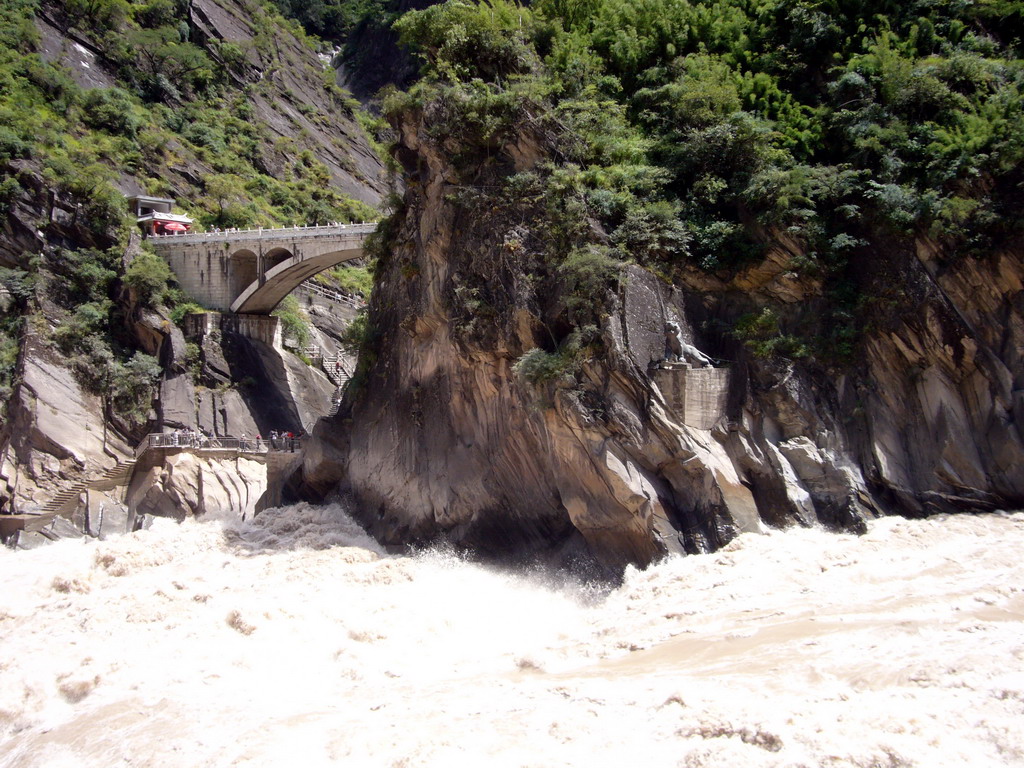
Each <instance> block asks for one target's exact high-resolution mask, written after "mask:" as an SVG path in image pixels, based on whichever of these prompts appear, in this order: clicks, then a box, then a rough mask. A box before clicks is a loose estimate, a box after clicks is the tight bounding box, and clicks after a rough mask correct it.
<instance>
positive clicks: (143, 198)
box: [128, 195, 174, 205]
mask: <svg viewBox="0 0 1024 768" xmlns="http://www.w3.org/2000/svg"><path fill="white" fill-rule="evenodd" d="M128 200H129V202H138V203H168V204H170V205H174V198H172V197H150V196H149V195H132V196H131V197H129V198H128Z"/></svg>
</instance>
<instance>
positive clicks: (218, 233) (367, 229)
mask: <svg viewBox="0 0 1024 768" xmlns="http://www.w3.org/2000/svg"><path fill="white" fill-rule="evenodd" d="M376 230H377V222H375V221H372V222H368V223H367V222H361V223H359V224H315V225H313V226H308V225H303V226H301V227H278V228H269V229H264V228H262V227H260V228H257V229H217V230H214V231H212V232H175V233H169V234H165V235H150V236H149V240H150V241H151V242H154V243H161V244H163V243H171V242H174V243H197V242H204V241H208V240H231V241H237V240H262V239H263V238H267V239H275V238H280V237H282V236H285V237H322V236H325V235H344V234H352V235H369V234H372V233H373V232H375V231H376Z"/></svg>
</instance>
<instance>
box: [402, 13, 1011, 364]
mask: <svg viewBox="0 0 1024 768" xmlns="http://www.w3.org/2000/svg"><path fill="white" fill-rule="evenodd" d="M396 29H397V30H398V31H399V33H400V35H401V39H402V41H403V42H404V43H405V44H406V45H408V46H410V47H412V48H413V49H414V50H416V51H418V52H419V54H420V55H421V57H422V59H423V79H422V80H421V81H420V82H419V83H418V84H416V85H415V86H414V87H412V88H411V89H410V90H409V91H408V92H406V93H397V92H396V93H392V94H391V95H390V96H389V97H388V98H387V100H386V102H385V106H386V110H387V111H388V113H389V114H390V115H391V116H392V118H393V119H395V120H400V119H403V116H408V115H412V114H425V115H428V118H427V120H426V124H427V125H428V126H429V129H430V130H431V131H432V132H433V134H434V135H435V136H437V137H438V139H439V141H442V140H443V141H444V142H445V146H446V147H449V148H450V149H451V151H452V153H453V155H454V161H455V163H456V164H457V166H458V167H459V168H460V169H461V172H462V173H463V175H464V178H463V182H465V183H466V184H467V185H471V184H472V183H473V182H474V180H478V181H479V180H481V179H483V178H484V176H485V175H486V174H487V173H488V172H489V171H488V166H489V165H491V166H493V163H494V160H495V157H496V155H497V153H496V152H495V150H496V149H497V148H499V147H501V146H502V145H504V144H505V143H507V142H509V141H510V140H513V139H514V138H515V137H517V136H522V135H528V136H532V137H533V138H534V139H535V140H537V141H538V142H539V143H540V144H542V145H543V146H544V147H545V149H546V150H547V155H548V157H549V158H550V161H549V162H548V163H547V164H544V165H541V166H540V167H538V168H536V169H535V170H533V171H531V172H529V173H525V174H524V173H520V174H514V175H509V174H506V175H505V180H504V182H503V183H504V187H503V189H502V190H500V191H499V192H497V193H494V192H491V191H488V192H487V193H486V195H487V196H488V197H489V198H494V197H495V196H497V197H498V198H499V200H498V202H499V204H507V205H519V206H523V205H526V204H528V203H529V202H530V201H532V207H530V215H531V216H532V217H533V218H532V221H531V226H532V227H533V228H534V229H539V230H540V231H541V232H542V233H543V238H541V239H539V241H538V243H537V244H536V246H535V247H534V246H530V245H529V244H527V246H526V247H527V248H528V249H529V248H533V249H534V251H535V253H533V255H532V258H534V259H535V261H534V262H533V263H534V266H535V267H536V268H537V270H538V271H540V272H546V273H547V274H556V275H560V276H561V279H562V282H561V287H562V290H568V291H569V292H570V301H569V302H567V312H568V315H569V319H570V320H572V322H573V325H574V326H575V328H576V329H577V331H579V330H581V329H583V328H584V327H585V326H586V324H587V323H589V322H592V321H593V317H588V316H587V312H586V311H585V310H586V306H587V302H586V301H585V300H584V297H588V296H594V295H596V294H594V293H593V291H592V289H593V288H594V285H595V284H596V285H598V287H599V284H600V280H599V279H598V280H597V281H596V283H595V278H600V277H601V276H602V274H603V275H604V276H605V277H609V276H613V275H614V270H611V269H610V265H612V264H614V263H615V262H621V261H624V260H635V261H637V262H640V263H642V264H644V265H647V266H649V267H651V268H653V269H655V270H656V271H658V272H659V273H661V274H663V275H665V276H666V277H667V278H672V277H673V276H674V275H677V274H679V273H680V271H681V270H682V269H684V268H690V267H697V268H699V269H703V270H707V271H712V272H715V273H716V274H718V275H720V276H728V274H730V273H732V272H734V271H735V270H737V269H740V268H742V267H743V266H744V265H745V264H748V263H750V262H751V261H752V260H755V259H758V258H760V257H761V256H763V255H764V254H765V252H766V249H767V248H769V247H771V246H773V245H780V244H781V246H782V247H784V248H785V249H786V250H787V251H790V252H791V253H792V258H791V262H792V268H793V269H794V270H797V271H799V272H801V273H803V274H804V275H806V276H807V277H808V279H813V280H817V281H820V283H821V286H822V288H821V291H822V296H823V297H824V299H825V300H824V301H823V302H822V303H821V304H820V306H818V307H816V308H815V316H814V317H811V316H809V315H807V314H806V313H805V315H804V316H803V317H800V316H794V317H788V318H782V317H780V316H778V315H776V314H774V313H773V311H769V312H767V313H765V312H759V313H752V314H751V315H749V316H746V317H744V318H740V319H739V321H738V322H736V324H735V326H734V327H733V329H732V331H731V332H732V334H733V335H734V336H735V337H737V338H740V339H743V340H746V341H748V342H749V346H750V347H751V348H752V349H753V351H754V352H755V353H758V354H763V355H775V354H785V355H790V356H806V355H816V356H818V357H820V358H822V359H824V360H826V361H833V362H836V361H839V362H841V361H843V360H848V359H849V358H850V356H851V355H852V353H853V351H854V348H855V342H856V339H857V338H858V337H859V334H860V332H861V330H862V329H863V327H864V325H865V324H866V323H867V322H868V321H869V319H870V318H871V317H872V316H873V315H874V314H877V309H878V307H879V302H880V301H887V302H889V303H890V304H891V303H893V302H895V303H898V300H899V295H898V290H896V289H897V288H898V286H895V287H894V286H893V285H892V280H891V275H887V274H886V273H885V269H884V263H883V264H881V265H880V261H881V262H884V260H885V258H886V257H887V255H888V254H893V253H895V252H899V251H901V250H902V251H904V252H909V249H910V248H911V247H912V241H913V239H914V238H915V237H921V236H928V237H931V238H933V239H934V240H935V241H936V242H938V243H939V244H940V246H941V248H942V250H943V252H944V253H945V254H946V256H947V257H948V258H955V257H956V255H957V254H960V253H964V252H976V253H983V252H986V251H991V250H992V249H994V248H997V247H998V246H999V245H1001V244H1004V243H1006V242H1007V241H1008V240H1011V239H1012V238H1014V237H1016V236H1018V235H1019V233H1020V231H1021V224H1022V221H1024V219H1022V214H1021V210H1022V209H1021V202H1022V198H1021V183H1022V182H1024V176H1022V172H1021V169H1022V164H1021V160H1022V159H1024V64H1022V62H1021V60H1020V49H1019V46H1020V44H1021V39H1022V34H1024V12H1022V10H1021V6H1020V4H1018V3H1009V2H1003V1H1002V0H979V1H977V2H967V1H964V2H949V1H947V0H912V1H911V2H906V3H894V2H888V1H887V0H871V1H870V2H856V3H854V2H847V1H846V0H719V1H718V2H714V3H711V2H706V3H705V2H685V1H683V0H536V2H534V3H532V4H531V5H530V6H529V7H521V6H518V5H515V4H512V3H509V2H506V0H491V1H490V2H486V3H472V2H465V1H464V0H460V1H456V2H448V3H445V4H443V5H436V6H433V7H430V8H427V9H425V10H423V11H417V12H412V13H409V14H407V15H405V16H404V17H402V18H401V19H400V20H399V21H398V22H397V24H396ZM468 197H469V195H468V193H467V196H466V199H467V200H468ZM524 201H525V202H524ZM467 204H469V203H467ZM594 221H596V222H599V224H600V226H601V228H602V229H603V230H604V232H606V233H607V234H608V238H607V240H606V241H605V242H604V243H601V242H600V240H601V238H600V237H598V236H596V235H595V233H594V232H593V227H592V225H591V222H594ZM588 243H590V244H589V245H588ZM527 263H529V262H527ZM573 276H574V277H573ZM570 278H571V279H570ZM472 290H473V289H472V288H469V289H467V291H470V292H471V291H472ZM887 291H888V292H890V293H891V294H892V295H887ZM573 292H575V293H576V294H578V297H579V300H578V301H577V302H575V310H574V303H573V302H572V301H571V294H572V293H573ZM467 295H468V294H467ZM574 311H575V316H573V313H574ZM821 313H824V314H825V316H824V317H822V316H821ZM787 323H789V324H790V325H791V326H792V327H791V328H786V327H785V325H786V324H787ZM794 331H795V332H796V334H797V335H796V336H792V335H790V333H791V332H794ZM565 338H566V340H567V341H573V342H574V343H576V342H578V336H577V337H575V338H570V337H568V336H566V337H565ZM533 362H534V363H536V362H537V361H533ZM534 367H537V366H534Z"/></svg>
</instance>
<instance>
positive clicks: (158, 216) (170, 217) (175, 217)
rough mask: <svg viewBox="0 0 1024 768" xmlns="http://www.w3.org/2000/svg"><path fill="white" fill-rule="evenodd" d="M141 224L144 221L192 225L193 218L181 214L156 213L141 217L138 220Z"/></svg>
mask: <svg viewBox="0 0 1024 768" xmlns="http://www.w3.org/2000/svg"><path fill="white" fill-rule="evenodd" d="M138 221H139V223H140V224H141V223H142V222H144V221H180V222H182V223H184V224H191V223H192V221H193V220H192V218H191V217H189V216H183V215H181V214H180V213H161V212H159V211H156V212H154V213H147V214H146V215H145V216H139V219H138Z"/></svg>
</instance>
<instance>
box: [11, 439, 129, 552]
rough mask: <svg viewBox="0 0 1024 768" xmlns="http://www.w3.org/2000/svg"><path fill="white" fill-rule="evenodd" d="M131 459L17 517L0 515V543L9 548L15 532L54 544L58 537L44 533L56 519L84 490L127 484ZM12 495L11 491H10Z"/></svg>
mask: <svg viewBox="0 0 1024 768" xmlns="http://www.w3.org/2000/svg"><path fill="white" fill-rule="evenodd" d="M135 461H136V460H135V459H127V460H125V461H121V462H118V463H117V464H116V465H114V466H113V467H110V468H109V469H107V470H106V471H104V472H103V474H101V475H100V476H99V477H97V478H93V479H92V480H83V481H82V482H79V483H75V484H74V485H73V486H71V487H70V488H66V489H65V490H63V491H61V492H60V493H58V494H57V495H56V496H54V497H53V498H52V499H50V501H48V502H47V503H46V504H44V505H43V506H42V507H40V508H38V509H35V510H30V511H28V512H21V513H17V514H9V515H0V540H2V541H3V542H4V543H5V544H8V545H12V542H13V543H17V541H18V538H17V536H18V533H19V532H21V531H24V532H26V533H38V534H40V535H41V536H43V537H44V538H47V539H50V540H51V541H56V540H58V539H60V538H61V537H60V536H58V535H57V534H56V533H54V532H52V531H50V530H48V527H49V526H50V525H51V524H52V523H53V522H54V520H56V519H57V518H58V517H62V516H63V517H68V516H69V515H70V514H71V513H73V512H74V511H75V509H76V507H77V506H78V504H79V499H80V498H81V495H82V493H84V492H85V491H90V490H95V491H109V490H112V489H113V488H116V487H117V486H120V485H127V484H128V481H129V479H130V478H131V473H132V469H133V468H134V466H135ZM11 491H12V492H13V489H11Z"/></svg>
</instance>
